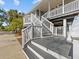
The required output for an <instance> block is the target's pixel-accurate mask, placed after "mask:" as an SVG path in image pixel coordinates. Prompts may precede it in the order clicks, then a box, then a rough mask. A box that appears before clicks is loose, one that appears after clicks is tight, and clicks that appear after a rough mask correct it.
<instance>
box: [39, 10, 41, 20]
mask: <svg viewBox="0 0 79 59" xmlns="http://www.w3.org/2000/svg"><path fill="white" fill-rule="evenodd" d="M40 18H41V11H40V10H39V19H40ZM40 20H41V19H40Z"/></svg>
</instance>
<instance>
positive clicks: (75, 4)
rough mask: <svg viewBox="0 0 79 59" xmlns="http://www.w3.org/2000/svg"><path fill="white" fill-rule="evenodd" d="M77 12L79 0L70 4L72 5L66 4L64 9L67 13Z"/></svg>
mask: <svg viewBox="0 0 79 59" xmlns="http://www.w3.org/2000/svg"><path fill="white" fill-rule="evenodd" d="M76 10H79V0H75V1H73V2H70V3H68V4H66V5H65V7H64V12H65V13H68V12H72V11H76Z"/></svg>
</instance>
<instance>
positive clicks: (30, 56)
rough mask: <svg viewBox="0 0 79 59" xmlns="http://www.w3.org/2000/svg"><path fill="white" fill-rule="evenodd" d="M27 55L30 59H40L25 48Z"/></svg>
mask: <svg viewBox="0 0 79 59" xmlns="http://www.w3.org/2000/svg"><path fill="white" fill-rule="evenodd" d="M24 51H25V53H26V54H27V55H28V57H29V59H38V58H37V56H36V55H35V54H34V53H32V51H30V50H29V49H28V48H27V47H25V48H24Z"/></svg>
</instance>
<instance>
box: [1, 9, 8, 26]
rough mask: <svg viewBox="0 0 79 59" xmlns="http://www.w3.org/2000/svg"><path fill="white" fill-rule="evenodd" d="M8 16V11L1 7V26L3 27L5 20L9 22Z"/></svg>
mask: <svg viewBox="0 0 79 59" xmlns="http://www.w3.org/2000/svg"><path fill="white" fill-rule="evenodd" d="M7 18H8V16H7V13H6V12H5V10H3V9H0V27H2V24H3V23H4V22H7Z"/></svg>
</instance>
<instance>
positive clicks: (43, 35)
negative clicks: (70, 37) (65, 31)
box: [22, 14, 72, 59]
mask: <svg viewBox="0 0 79 59" xmlns="http://www.w3.org/2000/svg"><path fill="white" fill-rule="evenodd" d="M53 28H54V27H53V23H51V22H50V21H48V20H47V19H46V18H44V17H42V18H41V20H39V19H38V18H37V17H36V16H35V15H33V14H32V15H31V24H30V25H29V26H28V27H26V28H25V29H23V30H22V47H23V49H24V51H25V53H26V54H27V55H28V57H29V59H71V52H70V51H71V47H72V44H71V43H68V42H66V41H65V38H64V37H58V36H54V35H53Z"/></svg>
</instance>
